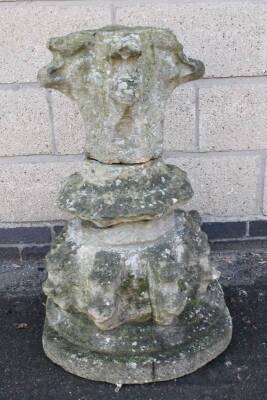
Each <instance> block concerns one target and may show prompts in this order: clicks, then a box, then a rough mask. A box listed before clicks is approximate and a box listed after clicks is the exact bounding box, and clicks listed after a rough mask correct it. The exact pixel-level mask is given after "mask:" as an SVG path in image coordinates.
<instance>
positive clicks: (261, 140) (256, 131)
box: [199, 85, 267, 150]
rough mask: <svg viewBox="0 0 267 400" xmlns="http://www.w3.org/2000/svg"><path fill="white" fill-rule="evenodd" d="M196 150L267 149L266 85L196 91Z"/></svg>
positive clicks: (217, 87)
mask: <svg viewBox="0 0 267 400" xmlns="http://www.w3.org/2000/svg"><path fill="white" fill-rule="evenodd" d="M199 113H200V117H199V135H200V139H199V142H200V143H199V144H200V150H254V149H267V135H266V131H267V118H266V115H267V85H258V86H256V85H255V86H254V85H243V86H239V85H238V86H215V87H213V88H202V89H200V91H199Z"/></svg>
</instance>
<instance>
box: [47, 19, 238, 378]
mask: <svg viewBox="0 0 267 400" xmlns="http://www.w3.org/2000/svg"><path fill="white" fill-rule="evenodd" d="M49 48H50V50H51V51H52V52H53V55H54V59H53V62H52V63H51V64H50V65H49V66H47V67H45V68H43V69H42V70H41V71H40V73H39V80H40V82H41V84H42V85H43V86H45V87H52V88H55V89H57V90H60V91H62V92H63V93H65V94H67V95H68V96H70V97H71V98H72V99H74V100H75V101H76V102H77V103H78V104H79V107H80V110H81V113H82V115H83V119H84V122H85V126H86V129H87V141H86V155H87V160H86V161H85V163H84V168H83V169H82V171H80V172H79V173H76V174H73V175H72V176H70V177H69V178H68V179H67V180H66V182H65V185H64V186H63V188H62V190H61V192H60V195H59V205H60V207H61V208H62V209H64V210H67V211H69V212H71V213H73V214H74V215H75V217H76V218H75V219H74V220H73V221H71V222H69V224H68V225H67V227H66V229H65V231H64V233H62V234H61V235H60V236H59V237H58V238H57V240H56V241H55V243H54V245H53V248H52V250H51V252H50V254H49V255H48V257H47V266H48V279H47V281H46V282H45V284H44V291H45V293H46V295H47V297H48V299H47V307H46V323H45V328H44V335H43V345H44V349H45V352H46V354H47V355H48V357H50V358H51V359H52V360H53V361H54V362H56V363H57V364H59V365H61V366H62V367H63V368H65V369H66V370H68V371H70V372H72V373H74V374H77V375H80V376H83V377H85V378H88V379H94V380H101V381H107V382H112V383H116V384H123V383H144V382H151V381H160V380H168V379H172V378H176V377H179V376H182V375H184V374H187V373H190V372H192V371H194V370H196V369H197V368H199V367H201V366H202V365H204V364H206V363H207V362H209V361H210V360H212V359H213V358H214V357H216V356H217V355H218V354H220V353H221V352H222V351H223V350H224V349H225V348H226V347H227V345H228V343H229V341H230V339H231V332H232V325H231V318H230V315H229V312H228V309H227V307H226V306H225V302H224V298H223V293H222V290H221V288H220V285H219V284H218V282H217V278H218V273H217V271H215V270H214V269H213V268H212V267H211V266H210V264H209V261H208V255H209V246H208V243H207V238H206V235H205V234H204V233H203V232H202V231H201V229H200V223H201V221H200V217H199V215H198V213H197V212H196V211H191V212H189V213H188V212H185V211H182V210H181V209H180V206H181V205H182V204H183V203H184V202H186V201H187V200H189V199H190V198H191V196H192V189H191V186H190V183H189V182H188V180H187V177H186V174H185V172H183V171H181V170H180V169H179V168H177V167H175V166H171V165H166V164H164V163H163V161H162V159H161V158H160V156H161V153H162V122H163V113H164V106H165V102H166V100H167V98H168V96H169V95H170V93H171V91H172V90H173V89H174V88H175V87H176V86H177V85H178V84H180V83H183V82H186V81H188V80H192V79H197V78H198V77H200V76H202V75H203V73H204V67H203V64H202V63H201V62H200V61H195V60H191V59H187V58H186V57H185V56H184V54H183V52H182V46H181V45H180V44H179V43H178V42H177V40H176V38H175V36H174V35H173V34H172V33H171V32H170V31H168V30H164V29H157V28H140V27H136V28H128V27H117V26H112V27H107V28H103V29H99V30H95V31H84V32H78V33H73V34H70V35H67V36H65V37H62V38H56V39H51V40H50V42H49ZM111 164H112V165H111Z"/></svg>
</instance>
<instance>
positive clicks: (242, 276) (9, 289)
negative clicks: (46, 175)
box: [0, 251, 267, 400]
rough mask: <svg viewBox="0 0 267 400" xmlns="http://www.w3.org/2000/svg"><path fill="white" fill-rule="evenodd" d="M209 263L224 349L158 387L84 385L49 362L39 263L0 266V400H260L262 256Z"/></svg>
mask: <svg viewBox="0 0 267 400" xmlns="http://www.w3.org/2000/svg"><path fill="white" fill-rule="evenodd" d="M211 261H212V263H213V264H215V265H216V266H217V267H218V269H220V270H221V272H222V277H221V283H222V285H223V288H224V292H225V298H226V302H227V305H228V307H229V309H230V313H231V315H232V318H233V326H234V331H233V339H232V342H231V344H230V346H229V347H228V349H227V350H226V351H225V352H224V353H223V354H222V355H221V356H219V357H218V358H217V359H215V360H214V361H212V362H211V363H209V364H208V365H206V366H204V367H203V368H201V369H200V370H198V371H197V372H195V373H193V374H191V375H187V376H185V377H182V378H179V379H177V380H172V381H168V382H162V383H154V384H146V385H124V386H123V387H122V388H120V390H119V391H118V388H116V387H115V386H114V385H111V384H105V383H98V382H93V381H88V380H85V379H82V378H79V377H76V376H74V375H71V374H70V373H68V372H65V371H64V370H63V369H62V368H60V367H58V366H56V365H55V364H53V363H52V362H51V361H50V360H49V359H48V358H47V357H46V356H45V354H44V352H43V350H42V343H41V337H42V328H43V322H44V316H45V307H44V304H45V297H44V295H43V294H42V291H41V282H42V281H43V280H44V279H45V276H46V271H45V264H44V262H43V261H40V260H39V261H38V260H32V261H27V262H24V263H12V262H5V261H2V263H1V266H0V400H61V399H62V400H73V399H74V400H104V399H105V400H113V399H116V400H122V399H123V400H167V399H168V400H169V399H170V400H176V399H177V400H180V399H181V400H222V399H227V400H230V399H231V400H265V399H267V253H264V252H253V251H250V252H244V251H242V252H236V251H235V252H233V251H232V252H224V251H221V252H217V253H213V254H212V257H211Z"/></svg>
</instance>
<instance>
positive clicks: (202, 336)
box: [43, 307, 232, 384]
mask: <svg viewBox="0 0 267 400" xmlns="http://www.w3.org/2000/svg"><path fill="white" fill-rule="evenodd" d="M217 312H218V311H217ZM188 313H190V315H189V314H188V316H186V318H185V320H187V321H188V326H187V327H186V329H187V335H186V338H184V337H183V339H182V340H181V341H180V342H179V343H177V344H176V345H175V346H172V347H169V348H166V349H165V348H164V347H165V346H164V343H162V346H161V347H159V349H158V350H157V351H156V352H152V353H143V354H142V349H141V351H140V349H139V350H137V354H133V353H131V354H125V353H124V354H117V353H113V354H107V353H100V352H95V351H92V350H88V349H86V348H85V346H78V345H77V344H73V343H71V342H69V341H68V340H66V339H64V338H63V337H62V336H59V334H58V333H57V332H56V331H55V330H54V329H52V328H51V327H49V325H48V323H47V321H46V324H45V327H44V334H43V346H44V350H45V353H46V355H47V356H48V357H49V358H50V359H51V360H52V361H53V362H54V363H56V364H58V365H60V366H61V367H63V368H64V369H65V370H67V371H69V372H71V373H72V374H75V375H78V376H81V377H83V378H86V379H90V380H95V381H104V382H110V383H113V384H136V383H148V382H156V381H165V380H170V379H174V378H178V377H180V376H183V375H186V374H190V373H192V372H194V371H196V370H197V369H198V368H200V367H202V366H203V365H205V364H207V363H208V362H210V361H211V360H213V359H214V358H216V357H217V356H218V355H219V354H220V353H222V352H223V351H224V350H225V349H226V347H227V346H228V344H229V343H230V340H231V336H232V321H231V317H230V314H229V311H228V309H227V307H224V308H223V309H221V310H219V314H220V315H218V314H217V315H216V318H215V320H214V319H213V318H211V319H210V320H209V321H208V324H206V326H205V329H203V327H202V329H200V330H199V329H196V323H195V315H194V312H193V313H192V309H191V311H189V312H188ZM187 317H188V318H187ZM192 321H193V322H192ZM184 328H185V327H183V330H184ZM165 329H166V332H167V334H168V335H169V332H170V327H166V328H165V327H162V330H163V337H164V334H166V332H165V333H164V330H165ZM175 329H176V330H177V326H176V327H175ZM181 336H183V335H181ZM163 342H164V341H163Z"/></svg>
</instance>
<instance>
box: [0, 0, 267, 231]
mask: <svg viewBox="0 0 267 400" xmlns="http://www.w3.org/2000/svg"><path fill="white" fill-rule="evenodd" d="M111 23H113V24H114V23H117V24H126V25H155V26H162V27H168V28H171V29H172V30H173V31H174V32H175V33H176V35H177V37H178V39H179V40H180V41H181V42H182V43H183V44H184V47H185V53H186V54H188V55H189V56H191V57H194V58H199V59H201V60H203V61H204V63H205V65H206V75H205V78H204V79H202V80H200V81H196V82H192V83H189V84H187V85H184V86H182V87H180V88H178V89H177V90H176V91H175V92H174V93H173V95H172V97H171V98H170V100H169V103H168V108H167V111H166V121H165V128H164V142H165V159H166V161H168V162H171V163H174V164H176V165H178V166H180V167H182V168H183V169H185V170H186V171H187V172H188V175H189V177H190V179H191V182H192V185H193V188H194V191H195V197H194V198H193V200H192V201H191V203H190V204H189V206H188V207H189V208H191V207H195V208H197V209H198V210H200V212H201V213H202V215H203V219H204V221H207V222H211V221H212V222H221V221H224V222H228V223H230V221H242V222H244V221H254V220H259V223H262V222H261V221H264V220H266V219H267V182H265V180H266V179H265V177H266V176H267V173H266V162H265V159H266V157H267V72H266V69H267V55H266V53H267V52H266V47H267V2H266V1H235V0H233V1H219V0H213V1H198V0H191V1H187V0H169V1H166V0H161V1H160V0H154V1H152V0H151V1H148V0H143V1H139V0H136V1H132V0H128V1H127V0H113V1H112V2H111V1H108V0H105V1H104V0H98V1H90V0H88V1H78V0H77V1H74V0H73V1H68V0H61V1H51V0H50V1H29V2H27V1H23V2H22V1H2V0H0V49H1V52H0V204H1V206H0V228H5V227H9V228H10V227H13V226H31V225H32V224H33V225H34V226H36V225H38V224H40V223H41V224H57V223H59V221H62V220H65V219H66V218H67V217H68V216H67V215H66V214H64V213H62V212H61V211H59V210H58V208H57V207H56V205H55V200H56V197H57V193H58V189H59V186H60V182H61V180H62V179H63V178H64V177H65V176H67V175H69V174H70V173H71V172H73V171H74V170H76V169H79V167H80V165H81V162H82V158H83V156H82V151H83V142H84V132H83V127H82V123H81V119H80V116H79V113H78V111H77V108H75V106H74V105H73V104H72V103H71V102H70V100H69V99H68V98H65V97H64V96H63V95H61V94H58V93H56V92H50V91H46V90H44V89H41V88H39V87H38V84H37V82H36V74H37V71H38V69H39V68H40V67H42V66H44V65H45V64H46V63H47V62H49V60H50V59H51V56H50V53H49V51H48V50H47V49H46V47H45V43H46V42H47V39H48V38H49V37H51V36H57V35H62V34H66V33H69V32H71V31H75V30H81V29H91V28H95V27H100V26H103V25H107V24H111ZM244 224H245V222H244ZM237 226H238V225H237ZM256 236H257V235H256ZM259 236H262V235H259Z"/></svg>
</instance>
